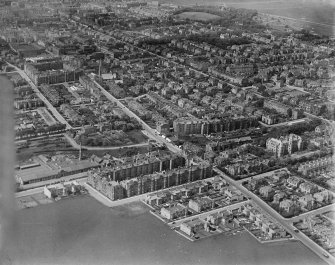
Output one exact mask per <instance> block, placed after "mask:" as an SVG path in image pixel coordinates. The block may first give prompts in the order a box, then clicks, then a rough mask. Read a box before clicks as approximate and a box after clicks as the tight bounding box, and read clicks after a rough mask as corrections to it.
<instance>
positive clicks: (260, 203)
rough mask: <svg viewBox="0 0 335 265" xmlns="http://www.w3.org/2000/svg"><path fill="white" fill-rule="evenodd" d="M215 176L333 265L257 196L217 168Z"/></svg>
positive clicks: (316, 246)
mask: <svg viewBox="0 0 335 265" xmlns="http://www.w3.org/2000/svg"><path fill="white" fill-rule="evenodd" d="M213 170H214V171H215V172H216V173H217V174H219V175H220V176H222V177H223V178H224V179H225V180H226V181H227V182H228V183H229V184H230V185H232V186H234V187H236V188H237V189H238V190H240V191H241V192H242V193H243V194H244V195H246V196H247V197H248V198H250V199H252V200H253V202H255V203H256V204H257V206H259V207H260V208H261V209H262V210H263V211H264V212H266V213H267V214H268V215H270V216H271V217H272V218H273V219H275V220H276V221H277V222H278V223H279V224H280V225H282V226H283V227H284V228H285V229H286V230H287V231H288V232H289V233H290V234H292V235H293V236H294V237H295V238H296V239H298V240H300V241H301V242H302V243H303V244H304V245H305V246H307V247H308V248H309V249H311V250H312V251H313V252H314V253H315V254H317V255H318V256H319V257H320V258H321V259H323V260H324V261H325V262H327V263H328V264H335V258H334V257H333V256H332V255H331V254H330V253H328V252H327V251H325V250H324V249H323V248H322V247H320V246H319V245H318V244H316V243H315V242H314V241H312V240H311V239H309V238H308V237H307V236H305V235H304V234H303V233H296V232H295V231H294V230H295V228H294V226H293V224H292V222H291V221H290V220H289V219H285V218H284V217H282V216H281V215H280V214H279V213H278V212H277V211H275V210H274V209H273V208H272V207H270V206H269V205H268V204H267V203H266V202H264V201H263V200H262V199H261V198H259V197H258V196H257V195H255V194H254V193H252V192H251V191H249V190H248V189H246V188H245V187H243V186H242V184H239V183H238V182H236V181H235V180H233V179H231V178H230V177H228V176H227V175H226V174H225V173H223V172H222V171H221V170H219V169H218V168H214V169H213ZM322 253H327V255H328V256H329V258H326V257H325V256H323V254H322Z"/></svg>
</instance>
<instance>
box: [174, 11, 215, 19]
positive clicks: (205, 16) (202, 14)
mask: <svg viewBox="0 0 335 265" xmlns="http://www.w3.org/2000/svg"><path fill="white" fill-rule="evenodd" d="M177 17H178V18H183V19H186V18H188V19H191V20H201V21H208V20H213V19H219V18H220V17H219V16H217V15H212V14H209V13H205V12H184V13H181V14H179V15H177Z"/></svg>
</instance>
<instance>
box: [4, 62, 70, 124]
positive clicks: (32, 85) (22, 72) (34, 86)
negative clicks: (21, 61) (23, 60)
mask: <svg viewBox="0 0 335 265" xmlns="http://www.w3.org/2000/svg"><path fill="white" fill-rule="evenodd" d="M7 64H8V65H10V66H12V67H14V68H15V69H16V71H17V72H18V73H19V74H20V75H21V76H22V77H23V78H24V79H25V80H26V81H27V82H28V83H29V85H30V86H31V87H32V89H33V90H34V92H35V93H36V95H37V96H38V97H39V98H40V99H41V100H42V101H43V102H44V104H45V105H46V106H47V107H48V109H49V110H50V111H51V112H52V114H53V115H54V116H55V117H56V118H57V120H58V121H60V122H61V123H63V124H65V125H66V128H67V129H72V126H71V125H70V124H69V123H68V122H67V121H66V120H65V119H64V117H63V116H62V115H61V114H60V113H59V112H58V111H57V110H56V108H55V107H54V106H52V104H51V103H50V102H49V100H47V98H46V97H45V96H44V95H43V94H42V93H41V92H40V91H39V90H38V88H37V86H36V85H35V84H34V83H33V82H32V81H31V79H30V78H29V77H28V76H27V74H26V73H25V72H24V71H23V70H21V69H20V68H18V67H16V66H15V65H12V64H10V63H8V62H7Z"/></svg>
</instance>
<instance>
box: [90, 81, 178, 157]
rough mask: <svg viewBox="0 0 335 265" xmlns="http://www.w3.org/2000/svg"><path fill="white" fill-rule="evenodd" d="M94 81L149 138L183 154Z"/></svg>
mask: <svg viewBox="0 0 335 265" xmlns="http://www.w3.org/2000/svg"><path fill="white" fill-rule="evenodd" d="M92 81H93V82H94V83H95V84H96V86H97V87H99V88H100V90H101V92H102V94H103V95H105V97H106V98H107V99H109V100H110V101H112V102H115V103H116V105H117V106H118V107H119V108H121V109H122V110H123V111H124V112H125V113H126V114H127V115H128V116H129V117H132V118H134V119H136V120H137V122H138V123H139V124H141V125H142V127H143V129H144V130H145V131H146V132H147V136H149V137H150V138H152V139H154V140H155V141H157V142H158V143H161V144H165V145H166V146H167V148H168V149H169V150H171V151H172V152H175V153H179V154H180V153H181V152H182V151H181V149H180V148H178V147H177V146H176V145H174V144H172V143H170V142H168V141H167V140H165V139H164V138H163V137H161V136H160V135H158V134H156V133H155V130H154V129H152V128H151V127H150V126H149V125H148V124H146V123H145V122H144V121H143V120H142V119H141V118H140V117H139V116H137V115H136V114H135V113H134V112H133V111H131V110H130V109H129V108H127V106H125V105H124V104H123V103H122V102H121V101H120V100H119V99H117V98H115V97H114V96H113V95H112V94H110V93H109V92H108V91H107V90H106V89H104V88H103V87H102V86H101V85H100V84H99V83H98V82H96V81H95V80H93V79H92Z"/></svg>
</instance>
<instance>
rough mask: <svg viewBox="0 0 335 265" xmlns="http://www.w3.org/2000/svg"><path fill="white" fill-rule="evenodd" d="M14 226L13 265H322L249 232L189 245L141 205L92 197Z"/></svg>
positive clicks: (33, 214) (296, 248)
mask: <svg viewBox="0 0 335 265" xmlns="http://www.w3.org/2000/svg"><path fill="white" fill-rule="evenodd" d="M16 227H17V229H16V231H17V235H16V238H15V240H14V241H13V242H11V243H10V244H7V250H8V252H7V257H9V259H10V260H11V262H12V264H25V265H28V264H32V265H39V264H43V265H48V264H71V265H72V264H81V265H86V264H90V265H91V264H164V265H165V264H208V265H210V264H225V265H228V264H239V265H241V264H260V265H263V264H264V265H269V264H271V265H276V264H304V265H307V264H313V265H316V264H324V263H323V261H321V260H320V259H319V258H318V257H317V256H316V255H314V253H312V252H310V251H309V250H308V249H307V248H306V247H304V246H303V245H302V244H301V243H299V242H287V243H275V244H260V243H258V242H257V241H256V240H255V239H254V238H252V237H251V236H250V235H249V234H247V233H242V234H240V235H236V236H231V237H224V236H217V237H214V238H208V239H205V240H203V241H199V242H190V241H188V240H186V239H185V238H183V237H181V236H179V235H178V234H176V233H175V232H173V231H172V230H171V229H169V228H168V227H167V226H166V225H164V224H163V223H162V222H161V221H160V220H158V219H156V218H155V217H154V216H152V215H151V214H149V213H148V209H147V208H146V207H145V206H144V205H143V204H141V203H132V204H130V205H128V206H120V207H117V208H113V209H111V208H107V207H105V206H103V205H101V204H100V203H99V202H97V201H95V200H94V199H93V198H91V197H89V196H87V197H81V198H76V199H65V200H62V201H59V202H57V203H53V204H49V205H45V206H39V207H36V208H31V209H25V210H21V211H18V212H17V218H16Z"/></svg>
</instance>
